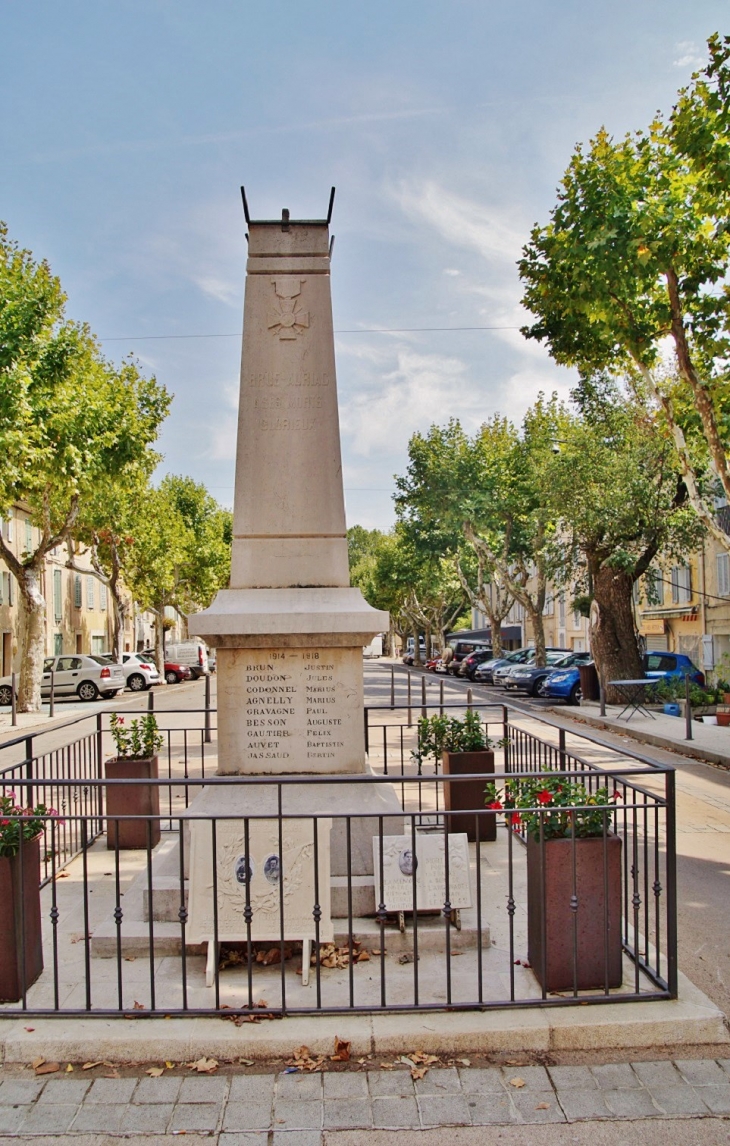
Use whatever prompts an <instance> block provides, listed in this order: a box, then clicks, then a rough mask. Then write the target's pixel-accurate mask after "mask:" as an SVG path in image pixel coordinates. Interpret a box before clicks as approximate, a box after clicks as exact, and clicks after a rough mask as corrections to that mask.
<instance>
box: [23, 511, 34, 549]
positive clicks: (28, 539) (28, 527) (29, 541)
mask: <svg viewBox="0 0 730 1146" xmlns="http://www.w3.org/2000/svg"><path fill="white" fill-rule="evenodd" d="M25 551H26V553H32V552H33V526H32V524H31V520H30V518H29V517H26V519H25Z"/></svg>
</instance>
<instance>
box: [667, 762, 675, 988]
mask: <svg viewBox="0 0 730 1146" xmlns="http://www.w3.org/2000/svg"><path fill="white" fill-rule="evenodd" d="M664 791H665V796H666V805H665V806H666V815H667V843H666V874H667V986H668V987H669V994H670V995H671V997H672V998H673V999H676V998H677V837H676V831H677V820H676V808H675V785H674V768H669V769H667V771H666V773H665V789H664Z"/></svg>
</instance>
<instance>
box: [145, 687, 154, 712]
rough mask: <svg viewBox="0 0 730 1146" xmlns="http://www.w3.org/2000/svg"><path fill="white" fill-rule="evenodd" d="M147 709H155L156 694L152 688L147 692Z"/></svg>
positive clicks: (151, 710) (149, 710)
mask: <svg viewBox="0 0 730 1146" xmlns="http://www.w3.org/2000/svg"><path fill="white" fill-rule="evenodd" d="M147 711H148V712H154V711H155V694H154V693H153V691H152V689H150V691H149V692H148V693H147Z"/></svg>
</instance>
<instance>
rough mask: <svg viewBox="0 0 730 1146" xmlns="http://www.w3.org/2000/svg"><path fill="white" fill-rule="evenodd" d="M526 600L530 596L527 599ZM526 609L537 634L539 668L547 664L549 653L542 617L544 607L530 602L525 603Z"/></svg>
mask: <svg viewBox="0 0 730 1146" xmlns="http://www.w3.org/2000/svg"><path fill="white" fill-rule="evenodd" d="M525 600H526V601H528V600H529V598H526V599H525ZM525 611H526V613H527V614H528V615H529V617H530V620H531V621H532V629H533V632H534V634H535V664H536V665H537V666H538V668H544V666H545V665H546V664H547V654H546V652H545V624H544V622H543V619H542V609H536V608H535V606H534V605H533V604H532V602H530V603H529V604H527V603H525Z"/></svg>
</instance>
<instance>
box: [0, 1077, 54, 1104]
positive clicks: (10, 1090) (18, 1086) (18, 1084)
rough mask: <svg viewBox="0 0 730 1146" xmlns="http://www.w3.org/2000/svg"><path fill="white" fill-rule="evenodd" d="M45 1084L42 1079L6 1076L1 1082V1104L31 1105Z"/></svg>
mask: <svg viewBox="0 0 730 1146" xmlns="http://www.w3.org/2000/svg"><path fill="white" fill-rule="evenodd" d="M44 1086H45V1081H43V1080H41V1079H37V1080H36V1079H30V1078H6V1079H5V1081H4V1082H2V1083H0V1106H30V1104H31V1102H35V1100H36V1098H37V1097H38V1095H39V1094H40V1093H41V1091H42V1090H43V1087H44Z"/></svg>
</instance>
